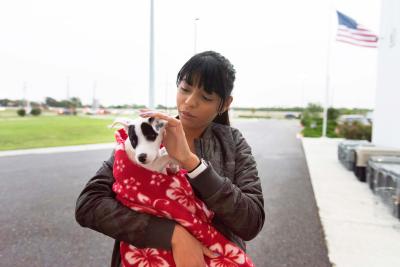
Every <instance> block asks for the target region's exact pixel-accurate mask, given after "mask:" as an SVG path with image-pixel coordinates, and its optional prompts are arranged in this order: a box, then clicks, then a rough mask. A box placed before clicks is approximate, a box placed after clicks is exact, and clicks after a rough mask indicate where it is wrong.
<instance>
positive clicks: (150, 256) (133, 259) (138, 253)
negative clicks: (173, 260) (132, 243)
mask: <svg viewBox="0 0 400 267" xmlns="http://www.w3.org/2000/svg"><path fill="white" fill-rule="evenodd" d="M125 259H126V260H127V261H128V262H129V264H131V265H134V264H137V265H135V266H139V267H169V266H170V265H169V264H168V262H167V261H166V260H164V259H163V258H162V257H160V254H159V252H158V251H157V249H154V248H145V249H136V248H135V249H134V250H133V251H132V252H127V253H126V254H125Z"/></svg>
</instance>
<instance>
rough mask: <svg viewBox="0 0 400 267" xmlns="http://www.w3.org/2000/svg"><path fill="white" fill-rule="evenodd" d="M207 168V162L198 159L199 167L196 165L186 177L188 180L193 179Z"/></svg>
mask: <svg viewBox="0 0 400 267" xmlns="http://www.w3.org/2000/svg"><path fill="white" fill-rule="evenodd" d="M207 167H208V164H207V162H206V161H205V160H204V159H200V163H199V165H197V167H196V168H194V169H193V170H192V171H191V172H188V173H187V176H189V178H190V179H194V178H196V177H197V176H198V175H199V174H200V173H202V172H203V171H204V170H205V169H207Z"/></svg>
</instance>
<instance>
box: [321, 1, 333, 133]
mask: <svg viewBox="0 0 400 267" xmlns="http://www.w3.org/2000/svg"><path fill="white" fill-rule="evenodd" d="M332 7H333V5H332V0H331V1H329V14H328V19H329V23H328V25H329V26H328V27H329V29H328V38H327V39H328V48H327V53H326V81H325V82H326V84H325V105H324V112H323V119H322V120H323V122H322V137H326V131H327V125H328V108H329V91H330V90H329V87H330V59H331V46H332V40H331V37H332V35H331V30H332V11H333V10H332Z"/></svg>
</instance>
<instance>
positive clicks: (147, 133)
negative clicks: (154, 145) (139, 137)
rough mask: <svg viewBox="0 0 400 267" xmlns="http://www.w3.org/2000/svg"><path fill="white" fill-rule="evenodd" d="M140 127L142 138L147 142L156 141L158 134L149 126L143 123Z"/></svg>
mask: <svg viewBox="0 0 400 267" xmlns="http://www.w3.org/2000/svg"><path fill="white" fill-rule="evenodd" d="M140 127H141V128H142V133H143V135H144V137H146V139H147V140H148V141H154V140H156V138H157V136H158V133H156V131H154V129H153V127H152V126H151V125H149V124H147V123H145V122H143V123H142V125H140Z"/></svg>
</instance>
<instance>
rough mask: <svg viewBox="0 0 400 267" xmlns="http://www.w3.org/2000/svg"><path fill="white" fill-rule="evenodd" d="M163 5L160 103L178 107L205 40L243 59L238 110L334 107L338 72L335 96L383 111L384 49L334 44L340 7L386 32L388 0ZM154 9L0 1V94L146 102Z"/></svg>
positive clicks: (158, 30)
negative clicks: (378, 94) (379, 99)
mask: <svg viewBox="0 0 400 267" xmlns="http://www.w3.org/2000/svg"><path fill="white" fill-rule="evenodd" d="M154 4H155V9H154V15H155V21H154V22H155V25H154V27H155V89H156V99H155V103H156V104H162V105H166V106H175V94H176V85H175V80H176V75H177V73H178V71H179V69H180V68H181V66H182V65H183V64H184V63H185V62H186V61H187V60H188V59H189V58H190V57H191V56H192V55H193V54H194V53H195V47H196V51H197V52H201V51H205V50H214V51H217V52H219V53H221V54H222V55H224V56H225V57H227V58H228V59H229V60H230V61H231V62H232V64H233V65H234V66H235V69H236V81H235V87H234V90H233V92H232V95H233V98H234V101H233V103H232V106H234V107H278V106H281V107H289V106H304V105H306V104H307V103H309V102H314V103H320V104H324V103H325V100H326V97H325V96H326V91H327V90H326V88H327V76H328V75H327V74H329V81H330V82H329V88H330V90H329V103H330V105H332V106H334V107H362V108H374V105H375V90H376V79H377V77H376V66H377V56H378V49H372V48H362V47H356V46H351V45H348V44H344V43H339V42H335V34H336V27H337V18H336V13H335V10H336V9H337V10H340V11H341V12H343V13H344V14H346V15H348V16H350V17H352V18H353V19H355V20H356V21H357V22H358V23H360V24H362V25H364V26H366V27H367V28H369V29H370V30H372V31H373V32H375V33H377V34H378V33H379V23H380V4H381V2H380V1H379V0H369V1H363V0H336V1H334V0H325V1H323V0H302V1H298V0H279V1H265V0H264V1H262V0H261V1H255V0H247V1H234V0H230V1H227V0H219V1H215V0H203V1H194V0H180V1H178V0H168V1H162V0H154ZM149 14H150V1H149V0H136V1H128V0H114V1H111V0H96V1H95V0H68V1H67V0H57V1H54V0H13V1H1V2H0V99H2V98H9V99H21V98H23V97H24V96H25V97H26V98H27V99H29V100H31V101H44V98H45V97H46V96H49V97H53V98H55V99H58V100H61V99H66V98H67V96H70V97H73V96H75V97H79V98H80V99H81V100H82V102H83V103H84V104H91V102H92V99H93V97H95V98H97V99H99V101H100V103H101V104H103V105H117V104H133V103H135V104H145V105H147V104H148V87H149V25H150V24H149V22H150V16H149ZM196 18H198V20H197V21H196ZM195 27H197V34H196V36H197V38H195ZM195 40H197V42H196V45H195Z"/></svg>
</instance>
